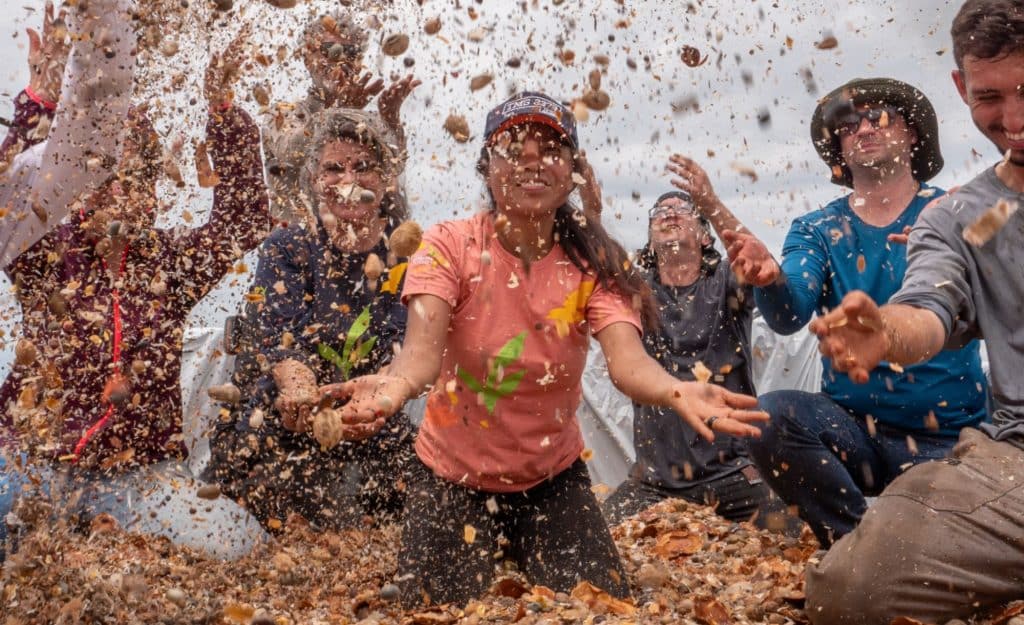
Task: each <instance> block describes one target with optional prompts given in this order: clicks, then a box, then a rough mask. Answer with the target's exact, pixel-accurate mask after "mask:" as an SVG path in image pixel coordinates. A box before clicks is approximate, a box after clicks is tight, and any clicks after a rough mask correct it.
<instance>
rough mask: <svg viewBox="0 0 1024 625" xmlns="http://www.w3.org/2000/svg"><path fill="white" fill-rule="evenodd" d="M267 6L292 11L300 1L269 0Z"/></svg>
mask: <svg viewBox="0 0 1024 625" xmlns="http://www.w3.org/2000/svg"><path fill="white" fill-rule="evenodd" d="M267 4H269V5H270V6H272V7H277V8H278V9H291V8H293V7H294V6H295V5H296V4H298V0H267Z"/></svg>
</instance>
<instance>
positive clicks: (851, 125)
mask: <svg viewBox="0 0 1024 625" xmlns="http://www.w3.org/2000/svg"><path fill="white" fill-rule="evenodd" d="M899 114H900V112H899V111H898V110H896V108H894V107H892V106H880V107H877V108H869V109H864V110H853V111H848V112H846V113H843V114H842V115H839V116H837V117H836V118H835V119H834V120H833V122H832V127H833V128H834V129H835V131H836V133H838V134H840V135H852V134H854V133H856V132H857V129H858V128H860V122H861V120H864V119H866V120H868V122H869V123H870V124H871V126H872V127H873V128H875V129H878V128H886V127H887V126H889V124H891V123H893V121H895V119H896V116H897V115H899Z"/></svg>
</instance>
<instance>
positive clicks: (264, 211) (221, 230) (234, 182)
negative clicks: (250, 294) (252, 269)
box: [173, 106, 271, 302]
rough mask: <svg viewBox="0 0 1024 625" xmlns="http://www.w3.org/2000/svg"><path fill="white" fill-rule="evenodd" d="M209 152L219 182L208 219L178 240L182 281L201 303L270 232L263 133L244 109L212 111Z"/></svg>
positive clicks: (192, 295) (208, 132)
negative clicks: (263, 155) (230, 270)
mask: <svg viewBox="0 0 1024 625" xmlns="http://www.w3.org/2000/svg"><path fill="white" fill-rule="evenodd" d="M206 132H207V146H208V151H209V154H210V157H211V160H212V161H213V169H214V172H215V173H216V174H217V177H218V178H219V179H220V182H219V183H218V184H217V185H216V186H215V187H214V191H213V210H212V211H211V213H210V218H209V220H208V221H207V222H206V223H205V224H204V225H202V226H200V227H198V228H193V229H191V230H188V231H186V233H185V234H184V235H182V236H181V237H180V238H178V239H177V240H176V241H174V243H173V245H174V247H175V248H176V250H177V253H178V255H179V259H178V263H177V265H178V273H179V278H180V279H181V280H183V281H185V282H186V283H188V284H189V286H190V288H188V289H186V291H187V292H188V293H189V294H190V296H191V297H192V298H194V300H195V301H196V302H198V301H199V300H200V299H202V297H203V296H204V295H206V293H207V292H209V290H210V289H211V288H213V286H215V285H216V283H217V282H218V281H219V280H220V279H221V278H222V277H223V276H224V274H225V273H227V271H228V270H229V269H230V268H231V267H232V265H233V264H234V263H235V262H236V261H238V260H239V258H240V257H241V256H242V255H243V254H245V253H246V252H248V251H249V250H251V249H253V248H255V247H256V246H257V245H259V244H260V242H261V241H262V240H263V239H264V238H265V237H266V236H267V234H268V233H269V231H270V225H271V219H270V212H269V210H268V203H269V200H268V196H267V187H266V183H265V181H264V178H263V158H262V157H261V155H260V135H259V129H258V128H257V127H256V124H255V123H254V122H253V120H252V118H251V117H250V116H249V114H248V113H246V112H245V111H244V110H242V109H241V108H239V107H237V106H236V107H232V108H231V109H229V110H227V111H224V112H221V113H213V114H211V116H210V121H209V123H208V124H207V127H206Z"/></svg>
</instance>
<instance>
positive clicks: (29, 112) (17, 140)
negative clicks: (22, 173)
mask: <svg viewBox="0 0 1024 625" xmlns="http://www.w3.org/2000/svg"><path fill="white" fill-rule="evenodd" d="M44 120H45V122H44ZM52 121H53V109H51V108H48V107H46V106H44V105H43V103H42V102H41V101H40V100H38V99H34V98H32V96H30V95H29V94H28V92H27V91H22V92H21V93H19V94H18V95H17V96H16V97H15V98H14V119H13V120H12V121H11V125H10V127H9V128H8V130H7V136H6V137H4V142H3V144H2V145H0V163H4V164H6V163H10V161H11V159H13V158H14V157H15V156H17V155H18V154H20V153H21V152H24V151H25V150H26V149H27V148H30V147H32V146H33V145H35V144H37V143H41V142H42V141H43V140H44V139H46V132H45V130H46V129H48V128H49V127H50V122H52ZM41 122H42V127H40V123H41Z"/></svg>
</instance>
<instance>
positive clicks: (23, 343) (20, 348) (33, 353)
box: [14, 339, 39, 367]
mask: <svg viewBox="0 0 1024 625" xmlns="http://www.w3.org/2000/svg"><path fill="white" fill-rule="evenodd" d="M38 357H39V350H38V349H36V344H35V343H33V342H32V341H30V340H29V339H20V340H19V341H18V344H17V345H15V346H14V361H15V362H17V363H18V364H19V365H21V366H22V367H28V366H29V365H31V364H32V363H34V362H35V361H36V358H38Z"/></svg>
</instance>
